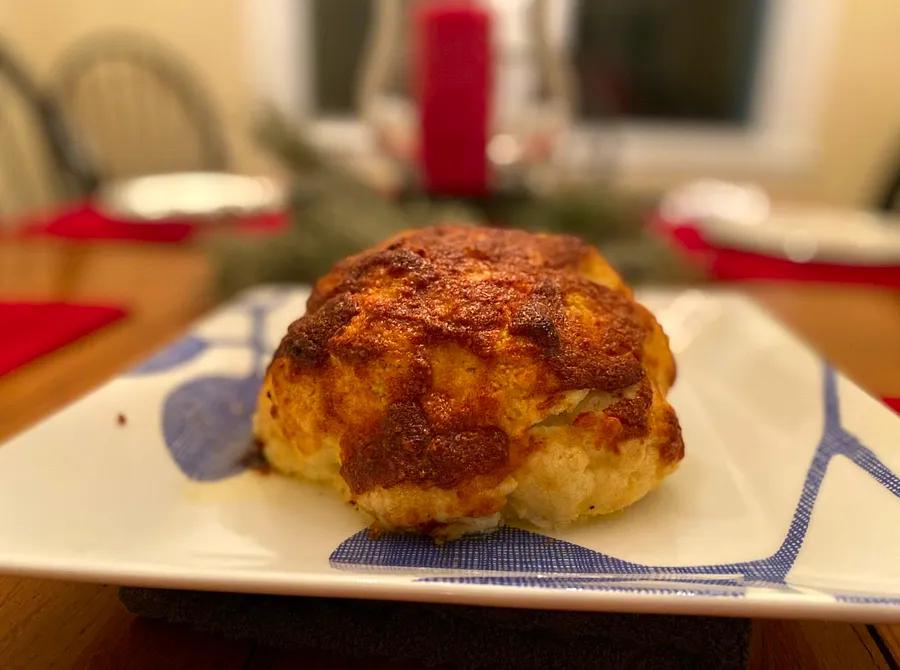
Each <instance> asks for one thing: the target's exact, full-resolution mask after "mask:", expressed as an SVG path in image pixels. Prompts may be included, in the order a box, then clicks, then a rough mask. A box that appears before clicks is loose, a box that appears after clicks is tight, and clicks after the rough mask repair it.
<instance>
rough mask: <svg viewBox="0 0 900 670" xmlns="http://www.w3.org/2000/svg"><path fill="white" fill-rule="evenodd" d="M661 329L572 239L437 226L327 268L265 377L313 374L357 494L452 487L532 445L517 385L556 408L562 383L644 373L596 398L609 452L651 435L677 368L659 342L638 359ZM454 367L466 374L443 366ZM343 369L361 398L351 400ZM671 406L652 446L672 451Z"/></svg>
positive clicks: (597, 383) (609, 382) (495, 473)
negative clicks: (666, 441)
mask: <svg viewBox="0 0 900 670" xmlns="http://www.w3.org/2000/svg"><path fill="white" fill-rule="evenodd" d="M601 275H602V276H601ZM598 277H599V279H600V280H603V283H599V282H598ZM657 331H659V326H658V325H657V324H656V322H655V320H654V319H653V317H652V316H651V315H650V314H649V312H647V311H646V310H645V309H644V308H642V307H641V306H640V305H638V304H637V303H635V302H634V300H633V299H632V297H631V294H630V291H629V290H628V289H627V287H625V286H624V285H623V284H622V283H621V280H619V278H618V277H617V276H616V275H615V273H614V272H612V271H611V270H609V269H608V266H606V264H605V262H603V260H602V258H600V256H599V255H598V254H597V252H596V251H595V250H594V249H593V248H592V247H590V246H589V245H588V244H586V243H585V242H583V241H581V240H579V239H577V238H574V237H569V236H555V235H532V234H529V233H525V232H521V231H515V230H497V229H489V228H474V227H468V226H438V227H434V228H427V229H423V230H418V231H412V232H408V233H404V234H401V235H400V236H398V237H396V238H394V239H392V240H389V241H387V242H385V243H384V244H382V245H381V246H379V247H377V248H375V249H373V250H371V251H367V252H364V253H362V254H359V255H357V256H353V257H350V258H348V259H346V260H344V261H342V262H341V263H339V264H338V265H337V266H336V267H335V268H334V269H333V270H332V271H331V272H330V273H329V274H328V275H326V276H325V277H323V278H322V279H321V280H320V281H319V282H318V283H317V285H316V287H315V290H314V291H313V293H312V295H311V296H310V298H309V301H308V306H307V313H306V315H305V316H303V317H302V318H301V319H299V320H297V321H295V322H294V323H293V324H291V326H290V328H289V329H288V333H287V335H286V336H285V337H284V339H283V341H282V343H281V346H280V347H279V349H278V351H277V353H276V357H275V359H274V361H273V364H272V366H271V367H270V374H274V375H276V376H284V377H286V379H287V381H288V382H289V383H291V384H295V385H297V386H301V387H302V386H303V385H304V384H306V385H310V384H313V385H315V386H316V388H317V389H318V390H317V391H316V393H319V396H317V397H319V407H320V409H321V414H322V416H321V417H319V419H318V421H319V422H320V424H321V427H322V429H323V430H324V431H326V432H330V433H331V434H335V435H340V436H341V437H340V462H341V475H342V477H343V478H344V480H345V481H346V482H347V484H348V486H349V488H350V490H351V492H352V493H353V494H360V493H362V492H365V491H368V490H371V489H373V488H374V487H377V486H382V487H391V486H395V485H398V484H405V483H408V484H415V485H419V486H426V487H427V486H436V487H440V488H451V487H454V486H457V485H459V484H461V483H464V482H466V481H469V480H471V479H472V478H474V477H477V476H490V478H491V479H492V480H495V481H500V480H501V479H502V478H503V477H505V476H506V475H507V474H509V473H510V472H511V471H512V469H513V468H515V467H516V466H517V465H518V464H519V463H521V462H522V460H523V458H525V456H526V455H527V453H528V451H529V449H530V448H531V447H530V446H529V441H528V440H527V439H519V438H520V435H519V434H517V433H516V432H515V431H513V430H512V429H511V428H510V426H511V425H513V424H514V423H515V422H514V418H513V419H511V418H510V417H509V416H508V415H507V414H504V412H508V411H509V410H508V408H507V407H506V406H505V405H506V400H507V397H508V396H509V395H510V393H519V394H521V396H522V397H527V398H540V399H542V404H544V405H547V406H551V405H553V404H554V403H555V402H557V400H558V398H559V397H560V394H563V393H564V392H567V391H572V390H578V389H595V390H599V391H603V392H609V393H614V392H620V391H622V390H623V389H626V388H628V387H632V386H634V385H637V392H636V394H634V395H633V396H632V397H627V398H626V397H623V398H621V399H619V400H617V402H615V403H614V404H612V405H611V406H610V407H608V408H606V409H605V415H606V420H605V422H604V423H605V426H606V429H605V432H606V433H607V436H606V439H605V440H604V442H605V443H611V444H612V447H613V448H615V444H617V441H618V440H625V439H630V438H633V437H637V436H640V435H643V434H646V432H647V430H648V415H649V413H650V406H651V402H652V399H653V385H652V384H651V378H652V380H653V382H654V383H656V384H658V385H660V386H663V387H664V388H667V387H668V384H669V383H670V379H671V377H672V376H673V374H674V367H673V365H672V361H671V355H670V354H669V353H668V349H667V347H665V346H664V345H663V348H664V349H665V351H663V352H660V351H653V352H652V355H649V356H645V353H646V350H647V349H648V348H649V347H650V345H649V344H648V343H649V342H650V340H651V335H654V336H655V333H656V332H657ZM661 337H662V338H663V339H662V342H663V343H664V336H661ZM442 357H443V358H442ZM441 361H444V362H443V363H442V362H441ZM648 361H652V362H653V369H648ZM448 369H449V370H451V373H450V376H449V377H448V373H447V370H448ZM373 370H375V371H377V372H373ZM348 371H350V372H348ZM351 372H352V375H351V374H350V373H351ZM457 372H458V376H459V377H460V378H466V377H465V376H466V375H467V374H468V375H471V385H470V386H466V385H465V384H464V383H463V382H460V381H459V380H458V379H452V378H450V377H453V376H454V375H456V374H457ZM648 374H649V375H650V377H648ZM348 379H354V380H358V381H356V383H358V384H359V393H360V394H364V395H366V396H367V398H368V399H367V401H365V402H360V403H356V404H353V406H351V407H348V406H347V397H348V394H347V388H346V385H347V383H348V381H347V380H348ZM367 385H368V386H367ZM280 386H283V384H278V383H275V384H274V385H273V388H274V389H275V390H276V392H277V391H278V389H279V387H280ZM274 402H275V401H274V400H273V407H274ZM669 412H670V416H671V422H672V423H673V426H674V427H671V428H670V431H669V432H670V433H671V437H672V440H671V441H672V442H673V444H671V445H669V446H667V447H666V448H665V450H663V449H661V451H660V453H661V455H662V453H663V451H665V452H666V453H665V457H666V458H667V459H676V458H680V453H681V449H682V447H680V446H679V444H680V431H679V430H678V426H677V420H675V418H674V413H671V410H670V409H669ZM522 428H523V429H524V428H527V426H523V427H522ZM519 432H521V431H519ZM609 433H612V434H614V435H617V437H616V439H615V440H612V441H611V442H610V440H609V439H608V438H609V437H610V434H609Z"/></svg>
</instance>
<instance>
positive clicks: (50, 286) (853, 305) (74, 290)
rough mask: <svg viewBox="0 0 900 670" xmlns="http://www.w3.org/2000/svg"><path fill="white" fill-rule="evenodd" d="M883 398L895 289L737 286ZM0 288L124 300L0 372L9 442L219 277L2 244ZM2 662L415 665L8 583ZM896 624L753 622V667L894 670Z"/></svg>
mask: <svg viewBox="0 0 900 670" xmlns="http://www.w3.org/2000/svg"><path fill="white" fill-rule="evenodd" d="M738 290H745V291H747V292H748V293H749V294H750V295H752V296H753V297H754V298H755V299H757V300H758V301H759V302H760V303H762V304H763V305H764V306H765V307H766V308H767V309H769V310H770V311H771V312H772V313H774V314H775V315H776V316H777V317H778V318H779V319H781V320H782V321H784V322H785V323H787V324H788V325H789V326H790V327H791V328H793V329H794V330H795V331H797V332H798V333H799V334H800V335H801V336H802V337H804V338H805V339H807V340H808V341H809V342H811V343H812V344H813V345H814V346H815V347H817V348H818V349H819V350H820V351H822V352H823V354H824V355H825V356H826V357H828V358H829V359H830V360H832V361H833V362H834V363H835V364H836V365H837V366H838V367H839V368H841V369H842V370H844V371H845V372H846V373H847V374H849V375H850V377H852V378H854V379H855V380H856V381H857V382H859V383H860V384H861V385H862V386H863V387H864V388H866V389H868V390H869V391H871V392H872V393H873V394H875V395H882V396H885V395H886V396H900V347H898V346H897V343H898V342H900V292H893V291H889V290H885V289H875V288H868V287H863V286H840V285H827V286H826V285H818V284H787V283H784V284H780V283H753V284H744V285H739V288H738ZM0 293H3V294H11V293H15V294H16V295H17V296H18V297H22V298H27V299H37V300H60V299H68V300H81V301H100V302H118V303H121V304H125V305H128V307H129V309H130V313H129V315H128V317H126V318H125V319H122V320H121V321H119V322H117V323H114V324H112V325H111V326H109V327H107V328H105V329H103V330H101V331H98V332H96V333H93V334H91V335H89V336H87V337H85V338H83V339H81V340H78V341H76V342H74V343H72V344H70V345H68V346H66V347H64V348H62V349H60V350H58V351H55V352H53V353H51V354H48V355H46V356H43V357H41V358H40V359H38V360H36V361H33V362H32V363H29V364H28V365H26V366H24V367H22V368H20V369H19V370H16V371H15V372H13V373H11V374H8V375H6V376H4V377H2V378H0V439H4V438H6V437H9V436H10V435H11V434H13V433H15V432H18V431H19V430H21V429H23V428H25V427H26V426H27V425H29V424H32V423H34V422H35V421H37V420H39V419H40V418H42V417H43V416H45V415H47V414H48V413H50V412H52V411H54V410H56V409H57V408H59V407H60V406H62V405H63V404H65V403H67V402H69V401H71V400H73V399H74V398H76V397H78V396H79V395H81V394H83V393H85V392H86V391H87V390H89V389H90V388H92V387H94V386H96V385H98V384H100V383H101V382H103V381H104V380H106V379H108V378H109V377H111V376H113V375H114V374H116V373H117V372H118V371H120V370H121V369H123V368H125V367H127V366H128V365H130V364H132V363H134V362H135V361H137V360H138V359H140V358H141V357H142V356H144V355H146V354H148V353H149V352H150V351H152V350H153V349H155V348H157V347H159V346H160V345H162V344H163V343H165V342H166V341H167V340H170V339H172V338H173V337H175V336H176V335H177V334H178V333H179V332H180V331H181V330H183V329H184V328H185V327H186V326H187V324H188V323H189V322H190V321H192V320H193V319H194V318H196V317H197V316H198V315H200V314H201V313H202V312H204V311H205V310H207V309H208V308H209V307H211V306H212V304H213V302H214V300H213V273H212V271H211V268H210V265H209V261H208V260H207V257H206V256H205V255H204V254H203V253H202V251H201V250H199V249H196V248H193V247H177V248H176V247H171V246H158V245H156V246H155V245H128V244H114V243H98V244H91V243H86V244H80V245H67V244H64V243H60V242H57V241H51V240H34V239H30V240H29V239H19V240H5V241H2V242H0ZM0 633H2V634H0V666H2V667H4V668H7V667H29V668H31V667H49V666H56V665H62V666H66V667H69V666H74V667H109V668H118V667H148V668H151V667H154V668H155V667H161V666H163V665H164V666H165V667H170V668H179V667H184V668H197V667H216V668H269V667H289V666H291V665H295V664H296V665H303V667H327V668H363V667H365V668H372V667H385V668H387V667H390V668H397V667H415V666H410V664H408V663H402V664H400V663H392V662H390V661H388V660H378V661H377V662H376V661H374V660H372V659H369V660H352V659H347V658H342V657H339V656H333V655H327V654H321V653H318V652H315V651H310V650H301V651H293V652H283V651H274V650H271V649H267V648H260V647H257V646H255V645H252V644H250V643H245V642H236V641H228V640H222V639H218V638H215V637H212V636H209V635H206V634H202V633H197V632H193V631H190V630H187V629H185V628H181V627H176V626H170V625H166V624H161V623H156V622H149V621H144V620H140V619H136V618H135V617H134V616H133V615H131V614H129V613H128V612H126V610H125V609H124V608H123V607H122V605H121V604H120V603H119V602H118V599H117V597H116V587H115V586H112V585H97V584H76V583H68V582H60V581H50V580H41V579H25V578H18V577H0ZM898 663H900V626H896V625H895V626H877V625H862V624H853V625H851V624H843V623H833V622H810V621H780V620H771V621H767V620H759V621H756V622H754V627H753V639H752V651H751V663H750V667H752V668H767V667H803V668H850V667H852V668H887V669H889V668H896V667H897V664H898Z"/></svg>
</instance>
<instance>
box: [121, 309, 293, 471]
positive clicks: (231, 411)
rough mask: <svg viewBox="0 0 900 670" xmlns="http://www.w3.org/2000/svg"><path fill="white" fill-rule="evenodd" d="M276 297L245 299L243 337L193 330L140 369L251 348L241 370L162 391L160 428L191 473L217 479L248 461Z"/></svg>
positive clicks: (156, 370)
mask: <svg viewBox="0 0 900 670" xmlns="http://www.w3.org/2000/svg"><path fill="white" fill-rule="evenodd" d="M275 304H276V301H271V300H270V301H265V302H257V301H244V302H242V303H241V304H240V305H239V307H238V308H239V309H241V310H242V311H245V312H246V313H247V316H248V318H249V319H250V337H249V340H248V341H246V342H242V341H234V340H227V339H212V338H210V339H201V338H199V337H197V336H195V335H188V336H187V337H186V338H184V339H182V340H181V341H179V342H176V343H175V344H173V345H171V346H170V347H168V348H167V349H164V350H162V351H161V352H160V353H158V354H157V355H156V356H154V357H153V358H151V359H150V360H149V361H148V362H147V363H146V364H145V365H143V366H140V367H139V368H138V372H139V373H140V374H150V373H159V372H168V371H170V370H173V369H175V368H176V367H178V366H180V365H184V364H185V363H187V362H188V361H190V360H192V359H193V358H194V357H196V356H197V355H198V354H199V353H200V352H202V351H204V350H205V349H207V348H211V347H238V348H244V349H249V350H250V351H251V352H252V362H251V364H250V371H249V373H248V374H247V375H245V376H227V375H221V374H216V375H204V376H199V377H194V378H191V379H188V380H187V381H185V382H183V383H181V384H179V385H178V386H177V387H176V388H175V389H173V390H172V391H171V392H169V393H168V394H167V395H166V398H165V401H164V402H163V407H162V417H161V423H162V434H163V438H164V439H165V442H166V447H167V448H168V450H169V453H170V454H171V456H172V459H173V460H174V461H175V463H176V464H177V465H178V467H179V468H180V469H181V471H182V472H183V473H184V474H185V475H187V476H188V477H190V478H191V479H195V480H199V481H215V480H218V479H224V478H226V477H231V476H233V475H236V474H239V473H240V472H242V471H243V470H245V469H246V468H247V467H248V464H249V463H251V462H252V460H253V459H252V456H253V455H254V451H255V447H254V444H253V430H252V423H253V412H254V410H255V408H256V396H257V394H258V393H259V388H260V385H261V384H262V377H263V373H262V369H263V367H262V366H263V363H264V361H265V359H266V357H267V355H268V353H269V352H268V351H267V347H266V345H265V339H264V334H265V322H266V316H267V313H268V312H269V311H270V310H271V309H272V308H273V307H274V306H275Z"/></svg>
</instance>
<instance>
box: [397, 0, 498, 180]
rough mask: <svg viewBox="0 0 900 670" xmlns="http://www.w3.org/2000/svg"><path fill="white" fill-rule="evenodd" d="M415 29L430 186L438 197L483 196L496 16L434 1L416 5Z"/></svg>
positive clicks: (451, 1)
mask: <svg viewBox="0 0 900 670" xmlns="http://www.w3.org/2000/svg"><path fill="white" fill-rule="evenodd" d="M414 26H415V49H416V50H415V56H414V59H413V62H414V64H415V67H414V76H415V80H414V85H415V88H416V93H417V98H418V104H419V128H420V136H419V138H420V144H419V160H420V163H421V169H422V177H423V181H424V184H425V188H426V189H427V190H428V191H430V192H432V193H435V194H440V195H454V196H480V195H484V194H485V193H486V192H487V188H488V179H489V175H488V162H487V141H488V126H489V117H490V94H491V16H490V13H489V12H488V10H487V9H485V8H483V7H480V6H479V5H478V4H476V3H474V2H466V1H465V0H430V1H426V2H421V3H419V4H418V5H417V6H416V7H415V20H414Z"/></svg>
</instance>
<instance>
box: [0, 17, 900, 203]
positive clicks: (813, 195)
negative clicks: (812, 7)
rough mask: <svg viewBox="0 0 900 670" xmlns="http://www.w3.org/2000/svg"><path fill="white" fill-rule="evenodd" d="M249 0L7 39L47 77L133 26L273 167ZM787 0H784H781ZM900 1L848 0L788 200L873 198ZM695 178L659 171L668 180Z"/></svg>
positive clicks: (787, 188) (891, 90) (785, 182)
mask: <svg viewBox="0 0 900 670" xmlns="http://www.w3.org/2000/svg"><path fill="white" fill-rule="evenodd" d="M245 1H246V0H141V1H125V2H123V1H121V0H119V1H117V0H81V1H77V0H76V1H72V2H65V1H63V0H56V1H55V2H54V1H52V0H0V36H3V37H5V38H6V39H7V40H9V41H10V42H11V43H12V44H13V46H14V47H16V48H17V51H18V52H19V53H20V55H21V56H22V57H23V58H24V59H26V60H27V61H28V62H29V63H30V64H31V65H32V66H33V67H34V68H35V69H36V70H37V72H38V73H39V74H41V75H45V76H46V75H48V74H49V72H50V69H51V67H52V64H53V62H54V61H55V59H56V58H57V57H58V56H59V54H60V53H61V51H62V50H63V49H64V48H65V47H66V46H67V45H69V44H71V43H72V41H73V40H75V39H77V38H79V37H80V36H82V35H85V34H87V33H89V32H90V31H92V30H95V29H98V28H106V27H114V26H121V27H130V28H135V29H140V30H143V31H146V32H149V33H152V34H155V35H156V36H158V37H159V38H160V39H163V40H165V41H166V42H168V43H170V44H171V45H172V46H173V47H175V48H176V49H177V50H178V51H180V52H181V53H182V54H183V56H184V57H185V58H186V59H187V60H188V61H189V62H190V63H191V65H192V66H193V67H194V68H195V69H196V70H197V72H198V73H199V75H200V76H201V77H202V78H203V80H204V81H205V82H206V84H207V87H208V88H209V89H210V92H211V94H212V96H213V98H214V101H215V103H216V104H217V106H218V107H219V109H220V111H221V114H222V116H223V119H224V121H225V123H226V127H227V129H228V136H229V141H230V143H231V147H232V153H233V155H234V157H235V159H236V166H237V168H238V169H240V170H243V171H248V172H254V171H260V170H269V169H271V163H270V162H269V161H268V160H267V159H266V158H265V157H264V156H262V155H261V153H260V152H259V151H258V150H257V149H255V147H253V145H252V142H251V141H250V140H249V138H248V129H249V126H250V121H251V119H250V117H251V107H252V100H251V99H250V93H249V88H248V86H247V83H246V57H245V51H244V49H245V44H244V31H243V29H242V26H241V17H242V13H243V3H244V2H245ZM773 1H775V2H777V1H778V0H773ZM898 56H900V2H898V1H897V0H843V1H842V9H841V13H840V25H839V28H838V36H837V39H836V44H835V54H834V56H833V58H832V62H831V64H830V66H829V73H828V75H827V82H826V95H825V105H824V109H823V110H822V119H821V124H820V128H819V130H818V133H819V142H818V144H819V152H818V157H817V159H816V161H815V163H814V165H812V166H811V167H810V169H809V170H808V172H807V173H805V174H802V175H799V176H797V177H796V178H791V179H781V180H779V181H768V182H766V180H762V181H763V183H764V185H766V186H768V187H770V188H771V189H772V190H773V192H775V193H776V194H778V195H782V196H786V197H799V198H803V199H815V200H823V201H827V202H833V203H839V204H862V203H865V202H868V201H869V199H870V198H871V196H872V194H873V192H874V191H875V190H876V189H877V184H878V183H879V181H880V180H881V179H883V178H884V175H885V170H886V169H887V166H888V164H889V163H890V162H891V159H892V156H893V154H894V152H898V153H900V58H898ZM684 176H686V175H673V174H666V175H655V176H653V178H652V181H653V182H655V183H657V184H660V185H664V184H666V183H670V182H671V181H672V180H675V179H679V178H683V177H684Z"/></svg>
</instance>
